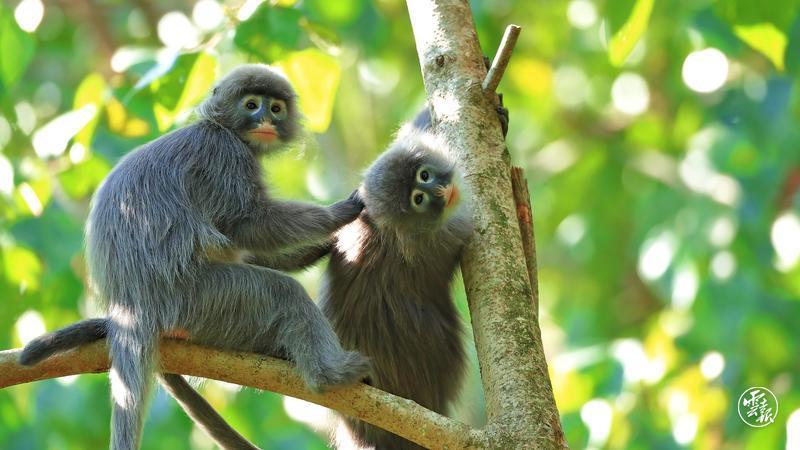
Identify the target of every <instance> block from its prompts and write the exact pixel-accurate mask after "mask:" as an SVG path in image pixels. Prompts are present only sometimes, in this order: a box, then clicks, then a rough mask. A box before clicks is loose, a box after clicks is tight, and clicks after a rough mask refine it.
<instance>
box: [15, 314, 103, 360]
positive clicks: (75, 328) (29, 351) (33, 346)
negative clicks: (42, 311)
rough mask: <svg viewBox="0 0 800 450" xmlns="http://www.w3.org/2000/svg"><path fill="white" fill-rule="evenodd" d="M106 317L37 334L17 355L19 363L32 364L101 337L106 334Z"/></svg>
mask: <svg viewBox="0 0 800 450" xmlns="http://www.w3.org/2000/svg"><path fill="white" fill-rule="evenodd" d="M108 326H109V321H108V319H106V318H101V319H87V320H82V321H80V322H77V323H74V324H72V325H69V326H66V327H64V328H60V329H58V330H56V331H53V332H52V333H47V334H45V335H42V336H39V337H37V338H36V339H34V340H32V341H30V342H28V344H27V345H26V346H25V348H23V349H22V353H20V355H19V363H20V364H22V365H24V366H32V365H34V364H37V363H39V361H42V360H44V359H46V358H47V357H49V356H50V355H53V354H56V353H59V352H63V351H66V350H70V349H73V348H75V347H77V346H79V345H82V344H88V343H90V342H94V341H96V340H98V339H103V338H104V337H106V335H107V334H108Z"/></svg>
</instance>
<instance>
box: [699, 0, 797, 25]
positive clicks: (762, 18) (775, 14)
mask: <svg viewBox="0 0 800 450" xmlns="http://www.w3.org/2000/svg"><path fill="white" fill-rule="evenodd" d="M714 11H716V13H717V14H718V15H719V17H721V18H722V19H723V20H725V21H726V22H728V23H729V24H730V25H753V24H757V23H762V22H768V23H771V24H773V25H775V26H776V27H778V28H779V29H786V28H787V27H788V26H789V24H790V23H791V21H792V20H793V19H794V18H795V17H796V15H797V12H798V2H797V1H795V0H769V1H763V2H758V1H753V0H717V1H716V2H714Z"/></svg>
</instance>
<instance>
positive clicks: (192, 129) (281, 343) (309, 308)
mask: <svg viewBox="0 0 800 450" xmlns="http://www.w3.org/2000/svg"><path fill="white" fill-rule="evenodd" d="M199 116H200V119H199V120H198V121H197V122H195V123H193V124H191V125H189V126H186V127H184V128H181V129H178V130H176V131H174V132H172V133H169V134H167V135H165V136H162V137H161V138H158V139H156V140H154V141H152V142H150V143H148V144H145V145H144V146H142V147H140V148H139V149H137V150H135V151H133V152H132V153H131V154H129V155H128V156H127V157H126V158H124V159H123V160H122V161H121V162H120V163H119V164H118V165H117V166H116V167H115V168H114V169H113V170H112V172H111V173H110V174H109V175H108V177H107V178H106V180H105V181H104V183H103V184H102V186H101V187H100V189H99V190H98V192H97V194H96V195H95V197H94V199H93V201H92V208H91V212H90V215H89V220H88V222H87V226H86V243H87V260H88V267H89V274H90V281H91V283H92V287H93V288H94V290H96V292H97V294H98V297H99V298H100V299H101V300H102V301H104V302H105V303H106V304H107V309H108V314H109V316H108V320H107V321H106V322H105V324H102V323H101V322H99V321H102V320H104V319H96V321H98V322H89V324H90V325H89V329H88V331H87V330H84V331H83V332H82V331H80V330H79V329H73V330H72V331H73V335H72V336H71V338H72V339H73V340H72V342H75V340H74V339H75V338H76V337H77V338H80V337H81V336H82V337H84V338H85V337H86V336H87V334H86V333H89V334H91V333H92V332H94V333H95V334H100V333H102V332H105V333H107V335H108V336H107V337H108V341H109V351H110V356H111V369H110V371H109V376H110V379H111V387H112V397H113V413H112V442H111V448H112V449H116V450H134V449H138V448H139V442H140V438H141V431H142V422H143V416H144V412H145V407H146V403H147V401H148V398H149V390H150V386H151V384H152V377H153V373H154V372H156V371H157V370H158V367H157V362H156V356H157V350H158V349H157V346H158V339H159V337H160V336H161V335H162V334H164V333H169V332H170V331H172V330H184V331H185V332H187V333H188V335H189V336H191V338H192V340H193V341H194V342H198V343H200V344H206V345H210V346H214V347H218V348H225V349H237V350H244V351H255V352H260V353H266V354H273V355H280V356H284V357H287V358H288V359H290V360H292V361H294V362H295V364H296V365H297V369H298V371H299V373H300V374H301V376H302V377H303V379H304V380H305V382H306V383H307V384H308V385H309V386H310V387H311V388H312V389H315V390H322V389H325V388H329V387H335V386H340V385H346V384H351V383H354V382H356V381H358V380H359V379H362V378H363V377H364V375H365V374H366V373H367V371H368V361H367V359H366V358H364V357H363V356H361V355H360V354H358V353H356V352H346V351H344V350H342V347H341V346H340V344H339V340H338V338H337V337H336V335H335V334H334V332H333V330H332V329H331V327H330V325H329V323H328V322H327V320H326V319H325V317H324V316H323V315H322V313H321V312H320V310H319V309H318V308H317V307H316V305H314V303H313V302H312V301H311V299H310V298H309V297H308V294H306V292H305V290H304V289H303V287H302V286H301V285H300V284H299V283H298V282H297V281H296V280H294V279H292V278H291V277H289V276H288V275H285V274H283V273H281V272H278V271H276V270H272V269H268V268H265V267H260V266H257V265H252V264H247V263H245V262H242V255H244V261H248V260H250V261H256V262H257V261H258V260H259V259H260V258H262V257H263V258H266V259H269V257H270V255H278V254H281V253H284V252H288V253H291V252H293V251H294V250H295V249H296V248H297V247H300V246H306V245H308V244H313V243H314V242H322V241H324V240H325V239H327V238H328V236H329V235H330V234H331V233H332V232H334V231H335V230H337V229H338V228H340V227H341V226H343V225H345V224H346V223H348V222H350V221H352V220H353V219H354V218H355V217H356V216H357V215H358V214H359V213H360V211H361V209H362V207H363V203H362V202H361V201H360V199H359V198H358V196H357V195H355V194H354V195H352V196H351V197H350V198H348V199H347V200H344V201H341V202H338V203H335V204H333V205H331V206H329V207H319V206H315V205H310V204H305V203H298V202H288V201H279V200H276V199H274V198H272V197H271V196H270V194H269V193H268V191H267V190H266V188H265V186H264V184H263V182H262V181H261V180H262V171H261V166H260V165H259V163H258V157H260V156H261V155H263V154H267V153H270V152H272V151H274V150H276V149H278V148H280V147H282V146H283V145H284V144H285V143H286V142H288V141H290V140H292V139H293V138H294V137H295V136H296V134H297V132H298V127H299V125H298V113H297V109H296V98H295V93H294V91H293V90H292V88H291V86H290V85H289V83H288V82H287V81H286V80H285V79H284V78H283V77H282V76H280V75H278V74H276V73H275V72H272V71H271V70H270V69H268V68H267V67H266V66H261V65H247V66H242V67H240V68H237V69H236V70H234V71H233V72H231V73H230V74H229V75H227V76H226V77H225V78H223V79H222V80H221V81H220V82H219V83H218V85H217V86H216V87H215V89H214V91H213V93H212V94H211V95H210V96H209V98H208V99H207V100H206V101H205V102H204V103H203V104H202V105H201V106H200V108H199ZM92 327H94V328H93V329H94V331H92ZM81 333H84V334H81ZM62 337H63V336H62ZM67 337H68V338H69V337H70V335H69V334H67ZM55 341H56V342H58V339H55ZM42 342H45V343H46V342H47V339H45V340H44V341H42ZM50 342H51V343H52V342H53V340H52V339H51V340H50ZM61 343H62V344H63V343H64V342H63V341H62V342H61ZM62 348H63V347H62ZM29 350H30V351H29ZM33 350H35V346H34V347H32V348H31V349H26V351H27V353H23V355H22V358H21V361H22V362H23V363H32V362H35V360H37V358H39V356H40V355H36V354H35V351H33ZM39 359H40V358H39ZM166 379H167V380H172V381H173V383H174V384H173V385H172V386H170V387H171V390H172V391H173V392H175V391H176V390H180V389H181V388H183V387H186V386H188V385H185V382H184V381H183V379H182V378H181V377H179V376H168V377H167V378H166ZM167 382H169V381H167ZM182 383H183V384H182ZM190 389H191V388H190ZM211 411H213V410H211Z"/></svg>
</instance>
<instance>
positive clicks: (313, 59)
mask: <svg viewBox="0 0 800 450" xmlns="http://www.w3.org/2000/svg"><path fill="white" fill-rule="evenodd" d="M276 65H277V66H279V67H280V68H281V69H283V71H284V73H285V74H286V76H287V77H288V78H289V81H291V82H292V85H293V86H294V88H295V90H296V91H297V94H298V96H299V97H300V109H301V110H302V111H303V114H304V115H305V119H306V127H307V128H308V129H309V130H311V131H314V132H317V133H322V132H323V131H325V130H327V129H328V126H329V125H330V123H331V113H332V112H333V102H334V100H335V99H336V91H337V89H338V88H339V79H340V77H341V74H342V69H341V68H340V67H339V63H338V62H337V61H336V60H335V59H334V58H332V57H331V56H328V55H326V54H325V53H322V52H321V51H319V50H317V49H314V48H309V49H306V50H303V51H300V52H293V53H292V54H290V55H289V56H288V57H287V58H286V59H284V60H283V61H279V62H277V63H276Z"/></svg>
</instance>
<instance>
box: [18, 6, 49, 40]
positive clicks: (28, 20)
mask: <svg viewBox="0 0 800 450" xmlns="http://www.w3.org/2000/svg"><path fill="white" fill-rule="evenodd" d="M42 17H44V4H43V3H42V2H41V0H22V1H21V2H19V5H17V8H16V9H15V10H14V18H15V19H17V24H19V27H20V28H22V29H23V30H25V31H27V32H28V33H33V32H34V31H36V29H37V28H39V24H40V23H42Z"/></svg>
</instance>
